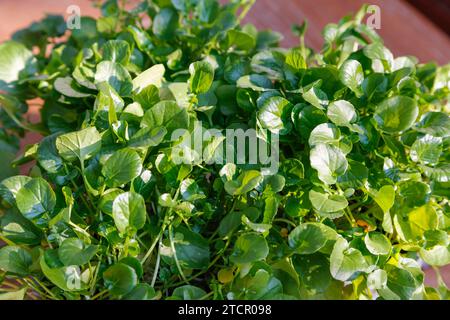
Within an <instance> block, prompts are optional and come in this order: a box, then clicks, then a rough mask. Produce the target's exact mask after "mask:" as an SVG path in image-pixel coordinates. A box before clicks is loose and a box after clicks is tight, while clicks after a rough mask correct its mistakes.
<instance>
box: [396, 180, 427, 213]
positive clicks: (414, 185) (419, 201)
mask: <svg viewBox="0 0 450 320" xmlns="http://www.w3.org/2000/svg"><path fill="white" fill-rule="evenodd" d="M398 187H399V188H398V193H399V194H400V196H402V197H403V200H404V201H405V203H406V205H408V207H419V206H422V205H424V204H426V203H427V202H428V200H429V198H430V195H431V189H430V186H429V185H428V184H426V183H423V182H420V181H412V180H408V181H402V182H400V183H399V185H398Z"/></svg>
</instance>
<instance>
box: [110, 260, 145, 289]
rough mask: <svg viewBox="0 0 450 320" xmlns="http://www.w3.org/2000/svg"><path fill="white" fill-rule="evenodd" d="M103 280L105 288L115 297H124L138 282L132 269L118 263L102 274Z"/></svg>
mask: <svg viewBox="0 0 450 320" xmlns="http://www.w3.org/2000/svg"><path fill="white" fill-rule="evenodd" d="M103 280H104V281H105V286H106V288H108V290H109V292H111V294H113V295H115V296H123V295H126V294H127V293H129V292H130V291H131V290H133V288H134V287H135V286H136V285H137V282H138V278H137V275H136V272H135V271H134V269H133V268H132V267H130V266H128V265H126V264H124V263H120V262H119V263H116V264H115V265H113V266H111V267H109V268H108V269H107V270H106V271H105V272H103Z"/></svg>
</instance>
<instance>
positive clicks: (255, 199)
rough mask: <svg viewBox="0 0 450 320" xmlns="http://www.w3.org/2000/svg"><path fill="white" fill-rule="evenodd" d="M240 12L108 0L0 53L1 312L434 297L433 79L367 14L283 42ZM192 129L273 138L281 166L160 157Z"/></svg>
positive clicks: (442, 230) (442, 233)
mask: <svg viewBox="0 0 450 320" xmlns="http://www.w3.org/2000/svg"><path fill="white" fill-rule="evenodd" d="M253 2H254V1H251V0H250V1H249V0H232V1H230V2H229V3H228V4H226V5H220V4H219V2H218V1H217V0H185V1H184V0H172V1H169V0H153V1H144V2H142V3H141V4H139V5H138V6H136V7H135V8H134V9H132V10H128V9H127V10H126V9H125V8H124V7H123V6H121V5H118V3H117V1H115V0H109V1H106V2H104V3H103V4H102V5H101V12H102V17H101V18H99V19H97V20H95V19H92V18H88V17H82V18H81V28H80V29H75V30H71V31H69V30H66V22H65V21H64V19H63V18H62V17H60V16H47V17H46V18H45V19H43V20H42V21H40V22H36V23H33V24H32V25H31V26H30V27H28V28H26V29H24V30H20V31H18V32H16V33H15V34H14V36H13V40H11V41H7V42H5V43H3V44H1V45H0V91H1V94H0V105H1V111H0V121H1V123H2V127H1V129H0V149H1V153H2V155H4V156H3V157H2V158H3V159H4V160H3V161H4V167H5V168H4V170H3V171H2V175H3V178H5V179H4V180H3V181H2V182H1V183H0V197H1V199H2V202H1V209H0V239H1V240H2V241H3V242H4V244H5V245H4V246H3V247H2V248H1V249H0V284H2V285H3V289H0V299H2V298H4V299H8V298H24V297H28V298H37V297H38V298H41V299H94V300H95V299H208V298H209V299H376V298H381V299H439V298H442V299H445V298H448V296H449V292H448V289H447V288H446V286H445V284H444V283H443V281H439V285H438V287H437V288H431V287H427V286H425V285H424V272H423V270H422V265H423V262H425V263H426V264H428V265H431V266H433V267H436V268H438V267H440V266H445V265H448V264H449V263H450V246H449V245H450V242H449V234H448V231H449V229H450V205H449V202H448V195H449V193H450V192H449V190H450V163H449V160H450V151H449V150H450V149H449V145H450V117H449V110H450V108H449V97H450V91H449V89H450V66H449V65H447V66H444V67H439V66H437V65H435V64H433V63H428V64H419V63H418V61H417V60H416V59H415V58H413V57H406V56H405V57H397V58H394V57H393V55H392V53H391V52H390V51H389V50H388V49H387V48H386V47H384V45H383V41H382V39H381V38H380V37H379V36H378V35H377V34H376V32H375V31H374V30H372V29H370V28H369V27H367V26H366V25H365V24H364V23H363V19H364V16H365V15H366V13H367V7H364V8H362V9H361V11H359V12H358V13H357V14H356V15H355V16H354V17H346V18H344V19H342V20H341V21H340V22H339V23H338V24H329V25H327V26H326V28H325V29H324V31H323V36H324V46H323V49H322V50H321V51H320V52H314V51H313V50H312V49H310V48H308V47H306V46H305V44H304V43H305V41H304V34H305V32H306V24H303V25H299V26H294V27H293V32H294V33H295V34H296V35H297V36H298V38H299V45H298V46H297V47H293V48H290V49H284V48H280V47H279V46H278V43H279V41H280V40H281V38H282V37H281V35H280V34H278V33H276V32H272V31H258V30H257V29H256V28H255V27H254V26H253V25H251V24H247V25H244V26H242V25H241V20H242V19H243V17H244V16H245V14H246V13H247V11H248V10H249V9H250V7H251V5H252V3H253ZM36 98H38V99H36ZM30 101H31V102H32V103H37V104H40V105H41V106H40V115H41V122H40V123H39V124H31V123H29V122H28V121H27V120H26V119H25V116H24V115H25V113H26V111H27V104H28V103H30ZM196 120H200V121H202V123H203V126H204V127H205V128H216V129H220V130H223V129H227V128H234V129H237V128H241V129H248V128H253V129H256V130H257V131H258V132H263V130H269V131H270V132H271V133H273V134H278V135H279V137H280V154H279V157H280V167H279V170H278V173H276V174H272V175H264V174H263V173H262V171H261V170H260V167H258V165H252V166H250V165H236V164H233V163H227V164H225V163H224V164H205V163H204V162H202V161H198V157H195V156H192V161H191V162H190V163H182V164H176V163H175V161H174V159H173V158H172V151H173V149H174V148H177V147H179V143H180V142H179V141H171V140H170V136H171V133H172V132H173V131H174V130H176V129H179V128H185V129H187V130H193V124H194V122H195V121H196ZM27 132H39V133H40V134H42V135H43V138H42V140H41V141H40V142H39V143H36V144H34V145H29V146H28V147H27V148H26V150H25V152H24V153H23V155H22V156H20V157H19V158H16V159H13V158H14V155H15V153H16V152H17V149H18V145H19V141H20V139H21V138H22V137H23V135H24V134H25V133H27ZM258 137H259V139H265V137H264V136H262V135H259V136H258ZM204 144H205V150H209V151H208V153H207V155H210V156H211V155H212V154H213V153H214V151H215V150H217V148H219V147H221V146H223V145H222V141H221V140H219V139H215V138H211V139H210V140H208V141H205V142H204ZM183 151H184V154H185V156H186V157H187V156H189V155H193V154H194V153H195V151H194V150H190V149H189V148H187V149H186V148H185V149H183ZM30 161H35V165H34V166H33V167H32V169H31V170H30V173H29V175H28V176H23V175H14V173H13V172H14V169H11V170H13V171H7V170H6V167H8V165H5V163H7V164H9V163H11V164H12V165H13V166H16V167H17V166H19V165H22V164H25V163H28V162H30ZM8 170H9V169H8Z"/></svg>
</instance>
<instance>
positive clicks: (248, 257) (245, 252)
mask: <svg viewBox="0 0 450 320" xmlns="http://www.w3.org/2000/svg"><path fill="white" fill-rule="evenodd" d="M268 254H269V247H268V245H267V242H266V240H265V239H264V237H263V236H262V235H260V234H257V233H253V232H252V233H245V234H243V235H241V236H240V237H239V238H238V239H237V241H236V243H235V246H234V249H233V252H232V254H231V256H230V260H231V262H233V263H237V264H244V263H250V262H256V261H259V260H263V259H265V258H266V257H267V255H268Z"/></svg>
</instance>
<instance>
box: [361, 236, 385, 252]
mask: <svg viewBox="0 0 450 320" xmlns="http://www.w3.org/2000/svg"><path fill="white" fill-rule="evenodd" d="M364 243H365V244H366V247H367V250H369V251H370V253H372V254H374V255H387V254H389V252H391V242H390V241H389V239H388V238H386V236H385V235H384V234H382V233H379V232H369V233H367V234H366V236H365V237H364Z"/></svg>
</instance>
